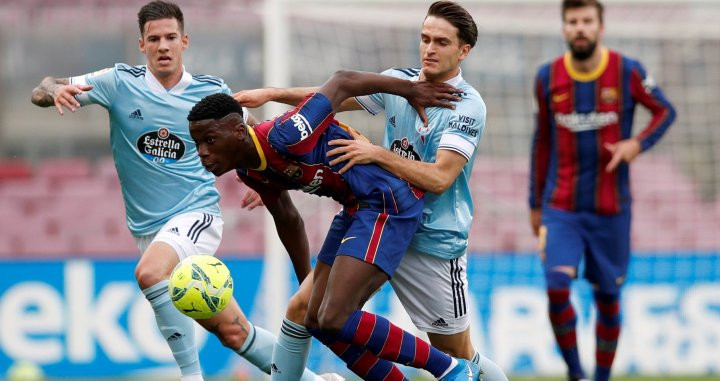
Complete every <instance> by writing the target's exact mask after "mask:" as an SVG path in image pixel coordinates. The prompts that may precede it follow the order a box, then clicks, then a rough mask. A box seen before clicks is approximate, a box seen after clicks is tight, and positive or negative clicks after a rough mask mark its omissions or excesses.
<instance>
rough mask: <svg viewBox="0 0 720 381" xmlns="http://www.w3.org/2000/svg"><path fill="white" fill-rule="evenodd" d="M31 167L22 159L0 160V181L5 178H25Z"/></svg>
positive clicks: (31, 171) (30, 171)
mask: <svg viewBox="0 0 720 381" xmlns="http://www.w3.org/2000/svg"><path fill="white" fill-rule="evenodd" d="M32 175H33V168H32V166H31V165H30V164H28V163H27V162H26V161H24V160H0V183H2V182H4V181H7V180H27V179H30V178H31V177H32Z"/></svg>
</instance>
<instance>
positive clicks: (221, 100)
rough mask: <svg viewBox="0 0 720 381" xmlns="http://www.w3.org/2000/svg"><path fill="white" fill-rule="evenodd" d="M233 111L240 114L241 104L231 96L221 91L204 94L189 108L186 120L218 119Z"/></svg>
mask: <svg viewBox="0 0 720 381" xmlns="http://www.w3.org/2000/svg"><path fill="white" fill-rule="evenodd" d="M234 112H236V113H238V114H240V116H242V114H243V110H242V106H240V104H239V103H237V101H235V99H233V97H231V96H229V95H227V94H223V93H216V94H212V95H208V96H206V97H205V98H203V99H201V100H200V102H198V103H197V104H195V106H193V108H192V110H190V113H189V114H188V116H187V120H188V121H189V122H195V121H198V120H205V119H215V120H218V119H222V118H224V117H226V116H228V115H230V114H232V113H234Z"/></svg>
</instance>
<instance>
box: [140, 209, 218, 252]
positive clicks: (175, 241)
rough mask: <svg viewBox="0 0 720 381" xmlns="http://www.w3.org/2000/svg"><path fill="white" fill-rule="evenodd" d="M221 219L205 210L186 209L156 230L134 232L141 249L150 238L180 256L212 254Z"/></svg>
mask: <svg viewBox="0 0 720 381" xmlns="http://www.w3.org/2000/svg"><path fill="white" fill-rule="evenodd" d="M222 229H223V219H222V216H215V215H212V214H208V213H201V212H188V213H182V214H178V215H177V216H175V217H173V218H171V219H170V220H168V222H166V223H165V225H163V226H162V228H160V230H158V232H157V233H155V234H148V235H144V236H134V238H135V243H136V244H137V247H138V249H140V253H144V252H145V250H147V248H148V246H150V244H152V243H153V242H164V243H166V244H168V245H170V246H172V248H173V249H175V252H176V253H177V255H178V259H179V260H181V261H182V260H183V259H185V258H187V257H189V256H191V255H198V254H206V255H215V252H216V251H217V249H218V246H220V240H221V239H222Z"/></svg>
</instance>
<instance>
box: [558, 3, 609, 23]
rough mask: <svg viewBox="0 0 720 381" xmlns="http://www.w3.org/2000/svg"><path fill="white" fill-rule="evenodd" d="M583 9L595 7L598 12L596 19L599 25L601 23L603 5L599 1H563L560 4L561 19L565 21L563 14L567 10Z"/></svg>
mask: <svg viewBox="0 0 720 381" xmlns="http://www.w3.org/2000/svg"><path fill="white" fill-rule="evenodd" d="M583 7H595V8H596V9H597V11H598V17H599V18H600V24H602V23H603V10H604V9H603V8H604V7H603V5H602V3H601V2H600V1H599V0H563V2H562V14H561V16H562V19H563V21H564V20H565V12H566V11H567V10H568V9H574V8H583Z"/></svg>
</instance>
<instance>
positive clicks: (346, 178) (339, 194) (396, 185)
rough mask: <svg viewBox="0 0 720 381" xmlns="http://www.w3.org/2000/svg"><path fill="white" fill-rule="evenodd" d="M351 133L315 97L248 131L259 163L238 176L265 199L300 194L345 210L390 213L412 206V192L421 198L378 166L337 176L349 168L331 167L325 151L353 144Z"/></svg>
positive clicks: (320, 98)
mask: <svg viewBox="0 0 720 381" xmlns="http://www.w3.org/2000/svg"><path fill="white" fill-rule="evenodd" d="M349 128H350V127H348V126H345V125H344V124H342V123H340V122H338V121H336V120H335V119H334V113H333V111H332V106H331V104H330V101H329V100H328V99H327V97H325V96H324V95H323V94H320V93H315V94H312V95H310V96H308V97H307V98H305V100H303V101H302V102H301V103H300V104H299V105H298V106H297V107H296V108H295V109H293V110H291V111H288V112H286V113H284V114H282V115H281V116H279V117H277V118H275V119H273V120H271V121H266V122H262V123H260V124H258V125H256V126H255V127H253V128H248V131H249V133H250V136H251V138H252V139H253V141H254V143H255V147H256V148H257V150H258V153H259V154H260V159H261V164H260V167H259V168H256V169H241V168H238V169H237V174H238V176H239V177H240V179H241V180H242V181H243V182H245V183H246V184H247V185H248V186H250V187H251V188H253V189H254V190H255V191H257V192H258V193H260V194H263V195H264V196H272V195H273V194H279V193H280V191H282V190H292V189H298V190H302V191H303V192H306V193H312V194H316V195H318V196H327V197H331V198H333V199H334V200H336V201H338V202H339V203H341V204H342V205H344V206H346V207H351V208H352V207H356V206H357V204H358V203H364V204H367V205H369V206H372V207H376V208H380V210H384V209H385V208H390V209H394V210H388V213H391V214H393V213H396V212H397V210H398V208H401V209H404V207H405V206H406V205H410V200H404V198H407V197H405V195H406V194H407V191H408V190H412V191H413V195H414V196H415V197H414V198H415V201H417V199H419V198H421V197H422V192H421V191H419V190H417V189H415V188H414V187H412V186H411V185H410V184H409V183H408V182H406V181H404V180H401V179H400V178H398V177H396V176H394V175H392V174H391V173H390V172H388V171H386V170H384V169H382V168H380V167H379V166H377V165H374V164H356V165H354V166H353V167H352V168H350V170H348V171H347V172H345V173H343V174H342V175H341V174H339V173H338V171H339V170H340V169H341V168H342V167H343V166H344V165H345V163H344V162H343V163H339V164H336V165H333V166H331V165H330V163H329V162H330V160H331V158H329V157H328V156H327V152H328V151H330V150H331V149H333V148H334V147H333V146H330V145H328V142H330V141H331V140H334V139H353V137H352V136H351V135H350V133H349ZM396 195H403V197H396Z"/></svg>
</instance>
